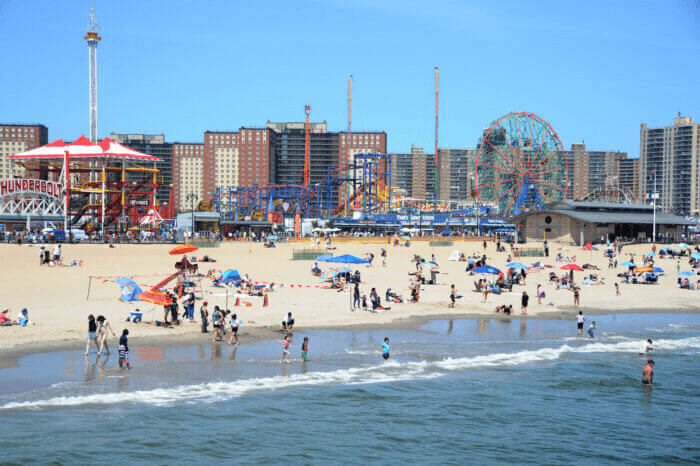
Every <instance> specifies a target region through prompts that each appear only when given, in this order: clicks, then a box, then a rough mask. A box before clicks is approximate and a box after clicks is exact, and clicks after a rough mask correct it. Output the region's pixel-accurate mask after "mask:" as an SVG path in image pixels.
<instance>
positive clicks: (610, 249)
mask: <svg viewBox="0 0 700 466" xmlns="http://www.w3.org/2000/svg"><path fill="white" fill-rule="evenodd" d="M614 250H615V248H614V247H612V246H608V247H605V248H603V251H614Z"/></svg>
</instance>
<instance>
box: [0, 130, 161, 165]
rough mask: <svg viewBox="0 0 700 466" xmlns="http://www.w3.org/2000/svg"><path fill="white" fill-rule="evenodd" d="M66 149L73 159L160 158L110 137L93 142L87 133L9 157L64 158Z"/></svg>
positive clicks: (17, 158) (16, 158) (24, 158)
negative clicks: (67, 140) (68, 141)
mask: <svg viewBox="0 0 700 466" xmlns="http://www.w3.org/2000/svg"><path fill="white" fill-rule="evenodd" d="M66 151H68V156H69V157H70V158H71V159H76V158H77V159H119V160H130V161H137V160H142V161H143V160H148V161H158V160H160V159H159V158H158V157H154V156H153V155H148V154H144V153H143V152H139V151H136V150H133V149H129V148H128V147H125V146H122V145H121V144H119V143H117V142H114V141H113V140H112V139H110V138H104V139H103V140H102V142H100V143H99V144H93V143H92V142H90V140H89V139H88V138H86V137H85V135H82V136H80V137H79V138H78V139H77V140H75V141H73V142H72V143H70V144H66V143H65V142H63V140H61V139H58V140H56V141H54V142H50V143H49V144H46V145H44V146H41V147H37V148H36V149H32V150H30V151H27V152H21V153H19V154H13V155H8V156H7V158H8V159H14V160H41V159H62V158H63V157H64V155H65V152H66Z"/></svg>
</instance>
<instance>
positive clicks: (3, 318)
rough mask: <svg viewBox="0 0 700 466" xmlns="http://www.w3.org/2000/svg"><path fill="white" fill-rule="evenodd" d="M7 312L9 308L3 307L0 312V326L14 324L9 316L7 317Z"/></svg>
mask: <svg viewBox="0 0 700 466" xmlns="http://www.w3.org/2000/svg"><path fill="white" fill-rule="evenodd" d="M8 312H10V310H9V309H5V310H4V311H2V312H0V326H3V327H6V326H10V325H14V322H12V320H10V318H9V317H7V313H8Z"/></svg>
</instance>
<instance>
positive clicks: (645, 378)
mask: <svg viewBox="0 0 700 466" xmlns="http://www.w3.org/2000/svg"><path fill="white" fill-rule="evenodd" d="M653 383H654V360H653V359H650V360H648V361H647V364H646V365H645V366H644V368H643V369H642V384H643V385H651V384H653Z"/></svg>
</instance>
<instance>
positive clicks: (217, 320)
mask: <svg viewBox="0 0 700 466" xmlns="http://www.w3.org/2000/svg"><path fill="white" fill-rule="evenodd" d="M211 323H212V326H213V327H214V338H213V339H212V341H218V340H221V339H223V338H224V336H223V332H222V330H223V328H224V315H223V314H222V313H221V309H219V306H214V312H213V313H212V314H211Z"/></svg>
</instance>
